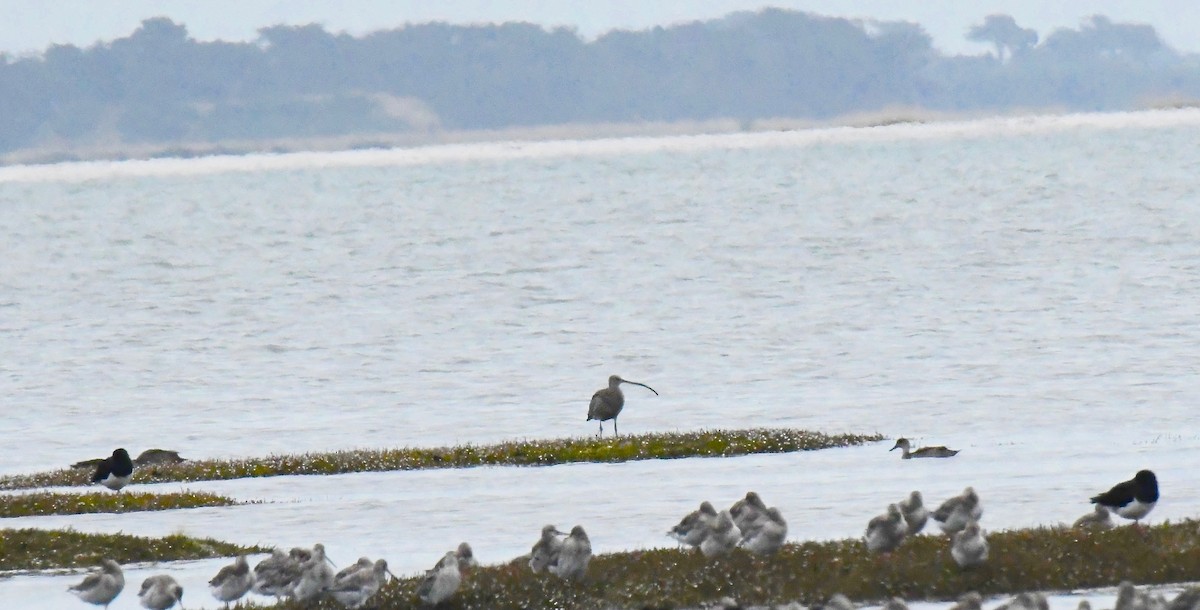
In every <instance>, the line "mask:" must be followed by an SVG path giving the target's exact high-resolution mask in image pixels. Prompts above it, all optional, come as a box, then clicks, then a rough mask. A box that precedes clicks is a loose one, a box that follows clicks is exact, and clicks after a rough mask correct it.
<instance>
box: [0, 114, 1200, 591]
mask: <svg viewBox="0 0 1200 610" xmlns="http://www.w3.org/2000/svg"><path fill="white" fill-rule="evenodd" d="M1198 136H1200V112H1196V111H1176V112H1152V113H1138V114H1123V115H1075V116H1067V117H1044V118H1031V119H1021V120H990V121H978V122H971V123H952V124H939V125H908V126H893V127H887V128H875V129H858V130H851V129H834V130H821V131H812V132H794V133H770V134H742V135H732V136H704V137H679V138H647V139H621V140H604V141H593V142H558V143H542V144H495V145H473V146H449V147H437V148H430V149H419V150H412V151H363V152H356V153H338V154H305V155H281V156H262V157H248V158H215V159H199V160H188V161H152V162H129V163H95V164H66V165H59V166H50V167H38V168H19V167H15V168H0V205H2V206H3V209H4V210H5V214H3V215H0V237H2V238H3V239H4V243H5V244H7V256H6V257H5V260H4V262H2V263H0V389H3V390H4V395H5V396H6V397H7V400H8V406H7V408H6V417H5V418H4V419H3V420H2V421H0V438H2V439H4V440H5V442H6V443H7V444H8V445H9V446H10V447H12V446H15V447H19V450H18V451H16V452H12V453H10V454H9V456H8V459H6V460H5V462H4V463H3V464H0V472H3V473H12V472H29V471H35V470H46V469H50V468H55V467H59V466H62V465H65V464H68V463H70V462H73V461H76V460H78V459H83V458H87V457H93V456H101V455H106V454H107V453H109V452H110V451H111V449H112V448H113V447H115V446H125V447H128V448H129V449H130V450H131V451H134V452H136V451H140V450H142V449H145V448H149V447H165V448H170V449H177V450H179V451H180V452H181V453H183V454H184V455H185V456H188V457H197V458H200V457H203V458H210V457H211V458H220V457H232V456H247V455H263V454H266V453H270V452H289V453H292V452H299V451H312V450H323V449H345V448H353V447H395V446H404V445H437V444H448V443H463V442H474V443H484V442H491V441H496V440H508V439H514V438H542V437H559V436H569V435H587V434H594V433H595V430H596V428H595V426H594V424H595V422H585V421H584V417H585V414H586V404H587V399H588V398H589V397H590V395H591V392H593V391H594V390H596V389H599V388H600V387H602V386H603V385H604V382H605V379H606V377H607V376H608V375H609V374H611V373H619V374H621V375H624V376H628V377H629V378H631V379H634V380H637V381H641V382H644V383H647V384H649V385H651V386H653V387H654V388H655V389H656V390H658V391H659V392H660V393H661V396H657V397H656V396H654V395H653V394H650V393H649V392H648V391H645V390H642V389H641V388H637V387H629V388H628V389H627V392H626V395H627V407H626V411H625V412H624V413H623V414H622V416H621V420H620V421H621V430H622V431H623V432H625V433H634V432H644V431H650V430H675V429H697V428H712V427H755V426H794V427H803V428H813V429H819V430H825V431H857V432H874V431H878V432H881V433H883V434H885V435H888V436H891V437H895V436H901V435H905V436H909V437H910V438H914V439H915V440H916V442H917V444H924V443H933V444H943V443H944V444H948V445H950V446H952V447H956V448H960V449H962V450H963V452H962V453H961V454H960V455H959V456H958V457H956V458H954V459H952V460H945V461H942V460H938V461H933V462H926V461H910V462H901V461H900V460H899V459H898V456H897V455H896V454H895V453H891V454H889V453H888V452H887V451H886V449H887V448H888V447H890V446H891V445H890V443H881V444H875V445H870V446H867V447H862V448H852V449H841V450H830V451H824V452H816V453H811V454H800V455H789V456H755V457H747V458H737V459H728V460H676V461H670V462H646V463H636V464H619V465H571V466H560V467H554V468H546V469H515V468H480V469H471V470H461V471H440V472H412V473H383V474H363V475H346V476H340V477H284V478H278V479H262V480H254V481H233V482H221V483H205V484H198V485H193V486H190V487H192V488H199V489H208V490H213V491H220V492H223V493H230V494H233V495H235V496H236V497H239V498H244V499H259V500H269V501H270V503H268V504H264V505H257V506H252V507H241V508H235V509H199V510H193V511H174V512H168V513H156V514H138V515H120V516H115V515H89V516H75V517H53V518H36V519H20V520H9V521H8V522H6V523H5V525H6V526H25V525H39V526H53V527H59V526H67V525H69V526H72V527H76V528H77V529H81V530H85V531H93V530H95V531H113V530H117V529H119V530H122V531H126V532H130V533H145V534H155V535H159V534H166V533H171V532H174V531H186V532H188V533H191V534H198V535H208V536H214V537H217V538H221V539H227V540H231V541H235V542H247V543H250V542H253V543H263V544H281V545H285V546H290V545H293V544H312V543H313V542H317V541H323V542H325V543H326V545H327V546H328V547H329V549H330V555H331V556H332V557H333V558H334V559H335V560H336V561H338V562H339V563H349V562H351V561H353V560H354V559H355V558H356V557H358V556H359V555H363V554H367V555H372V556H375V555H382V556H385V557H387V558H388V560H389V563H390V564H392V565H393V566H394V569H396V570H397V572H399V573H403V572H408V573H411V572H416V571H418V570H421V569H424V568H426V567H429V566H431V565H432V564H433V563H434V562H435V561H436V560H437V558H438V557H439V556H440V555H441V554H442V553H443V552H444V551H445V550H448V549H449V548H452V547H453V545H455V544H457V543H458V542H459V541H460V540H470V541H471V542H472V544H473V546H475V548H476V552H477V554H478V555H479V556H480V557H481V559H483V560H484V561H503V560H505V559H508V558H511V557H513V556H515V555H518V554H520V553H521V552H524V551H525V550H527V549H528V546H529V545H531V544H532V543H533V541H534V539H536V536H537V532H538V530H539V529H540V527H541V525H542V524H543V523H547V522H553V523H557V524H559V525H560V526H569V525H572V524H574V523H581V524H583V525H584V526H585V527H587V528H588V531H589V533H590V534H591V537H592V539H593V544H594V545H595V547H596V548H597V550H598V551H611V550H618V549H624V548H632V547H646V546H661V545H665V544H667V543H668V542H669V540H668V539H667V538H666V537H665V536H664V535H663V533H664V532H665V531H666V529H668V528H669V527H670V526H671V525H673V524H674V522H675V521H676V520H678V518H679V517H680V516H682V515H683V514H684V513H686V512H688V511H690V510H692V509H693V508H694V507H695V505H696V504H698V503H699V501H700V500H703V499H710V500H712V501H714V503H716V504H719V505H722V504H724V505H727V504H728V503H732V502H733V500H735V499H736V498H737V497H739V496H740V495H742V494H744V493H745V491H746V489H750V488H754V489H758V490H759V491H760V492H761V493H762V494H763V495H764V497H765V498H766V499H767V501H768V502H769V503H772V504H776V505H778V506H780V508H781V510H782V511H783V514H784V516H785V517H787V518H788V521H789V537H790V538H792V539H806V538H825V537H840V536H855V535H859V534H861V531H862V528H863V527H865V524H866V521H867V520H868V519H870V517H871V516H873V515H875V514H877V513H879V512H881V511H882V510H883V508H884V507H885V506H886V504H887V503H888V502H891V501H895V500H898V499H899V498H900V497H902V496H903V494H905V493H907V491H908V490H910V489H914V488H915V489H922V490H923V491H924V492H925V495H926V498H927V500H928V501H929V502H930V503H933V502H936V501H940V499H942V498H943V497H945V496H948V495H951V494H954V493H957V492H958V491H960V490H961V489H962V487H964V486H965V485H974V486H975V487H976V488H977V489H979V490H980V493H981V495H982V496H983V501H984V504H985V517H984V521H985V523H984V525H985V527H986V528H990V529H1003V528H1008V527H1017V526H1024V525H1036V524H1046V523H1059V522H1069V521H1072V520H1073V519H1074V518H1075V517H1077V516H1079V515H1080V514H1083V513H1084V512H1086V511H1087V510H1088V504H1087V500H1086V499H1087V497H1088V496H1090V495H1092V494H1094V493H1096V492H1098V491H1102V490H1103V489H1107V487H1108V486H1110V485H1112V484H1113V483H1116V482H1118V481H1120V480H1124V479H1126V478H1128V477H1130V476H1132V474H1133V472H1134V471H1136V470H1137V469H1139V468H1143V467H1149V468H1153V469H1154V470H1156V471H1157V472H1158V473H1159V477H1160V480H1161V481H1162V485H1163V501H1162V502H1161V503H1160V505H1159V507H1158V508H1156V509H1155V512H1154V513H1153V514H1152V515H1151V517H1150V519H1149V521H1151V522H1155V521H1158V520H1161V519H1166V518H1179V517H1184V516H1195V512H1194V510H1193V508H1192V507H1194V506H1196V505H1197V502H1198V501H1200V484H1198V483H1197V482H1196V477H1194V475H1193V474H1192V473H1191V468H1190V465H1191V464H1193V463H1195V461H1196V459H1197V458H1198V457H1200V451H1198V450H1200V429H1198V428H1197V426H1196V415H1195V411H1194V409H1193V398H1194V396H1196V395H1197V393H1198V390H1200V380H1198V379H1200V378H1198V376H1197V375H1196V371H1197V360H1196V357H1195V354H1194V352H1195V349H1194V346H1195V345H1196V344H1197V339H1200V323H1198V320H1200V318H1198V316H1197V308H1198V307H1197V303H1198V302H1200V301H1198V297H1200V240H1198V239H1197V237H1200V216H1197V215H1196V214H1195V210H1196V209H1197V205H1196V204H1197V203H1198V202H1200V201H1198V200H1200V190H1198V188H1197V181H1196V180H1195V176H1196V175H1198V171H1197V170H1200V150H1197V148H1196V147H1195V144H1194V143H1195V142H1196V141H1197V139H1198ZM174 488H178V485H176V486H175V487H174ZM230 515H235V516H237V517H238V518H230ZM243 517H244V518H243ZM218 564H219V562H217V564H213V565H218ZM213 565H208V564H203V563H201V564H200V565H199V566H198V567H172V568H170V569H172V570H181V571H182V573H184V574H185V575H186V576H187V577H188V578H192V579H193V580H195V582H203V580H205V579H203V578H198V577H197V576H196V574H198V573H199V572H201V571H206V570H207V571H212V572H214V573H215V568H214V567H213ZM71 578H72V579H74V578H78V577H77V576H72V577H71ZM51 580H53V579H51ZM31 582H32V583H40V582H43V579H39V578H31V577H20V578H14V579H10V580H6V581H3V582H0V597H7V594H6V593H5V590H9V591H13V590H14V589H12V588H13V587H24V588H25V589H28V588H30V587H33V588H35V589H36V588H37V587H36V586H35V584H29V583H31ZM57 586H58V583H57V581H55V587H57ZM197 587H198V585H197ZM196 593H198V594H196ZM14 595H15V594H14ZM30 595H33V594H30ZM62 598H65V599H62ZM188 598H190V599H188ZM15 599H31V598H28V597H21V596H19V595H18V596H17V597H16V598H15ZM185 599H188V601H189V602H192V603H200V602H201V600H204V601H209V602H211V600H210V599H209V598H207V592H206V591H203V589H201V590H199V591H195V590H193V591H192V592H189V595H188V596H186V597H185ZM131 600H132V601H133V602H136V600H135V598H134V597H133V596H123V597H122V598H120V599H119V600H118V601H119V602H121V603H129V602H130V601H131ZM39 603H40V604H48V605H38V606H36V607H58V606H55V605H54V604H59V603H61V604H63V606H62V607H76V606H78V605H79V602H77V601H76V600H74V598H72V597H70V596H67V595H65V594H64V595H62V596H60V595H58V593H57V592H55V593H54V594H53V595H52V596H51V597H49V598H46V600H44V601H40V602H39ZM192 603H189V604H188V607H193V605H192ZM31 607H33V606H31ZM124 607H129V608H132V607H135V606H134V605H128V606H123V605H119V604H114V605H113V608H114V610H117V609H119V608H124ZM209 607H212V606H211V605H210V606H209ZM1072 607H1073V604H1072Z"/></svg>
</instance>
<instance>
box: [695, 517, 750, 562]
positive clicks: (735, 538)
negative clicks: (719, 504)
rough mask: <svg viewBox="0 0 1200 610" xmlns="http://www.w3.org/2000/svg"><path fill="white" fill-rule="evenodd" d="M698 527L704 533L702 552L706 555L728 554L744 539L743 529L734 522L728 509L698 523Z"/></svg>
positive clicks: (701, 544)
mask: <svg viewBox="0 0 1200 610" xmlns="http://www.w3.org/2000/svg"><path fill="white" fill-rule="evenodd" d="M697 527H699V528H700V529H701V530H702V531H703V533H704V539H703V540H701V541H700V552H701V553H703V554H704V556H705V557H719V556H721V555H728V554H729V552H730V551H732V550H733V549H734V548H735V547H737V545H738V543H739V542H741V541H742V530H740V529H738V526H736V525H734V524H733V517H732V516H730V515H729V511H727V510H723V511H721V512H720V513H719V514H717V516H716V517H715V518H713V519H711V520H706V521H705V522H703V523H700V524H698V525H697Z"/></svg>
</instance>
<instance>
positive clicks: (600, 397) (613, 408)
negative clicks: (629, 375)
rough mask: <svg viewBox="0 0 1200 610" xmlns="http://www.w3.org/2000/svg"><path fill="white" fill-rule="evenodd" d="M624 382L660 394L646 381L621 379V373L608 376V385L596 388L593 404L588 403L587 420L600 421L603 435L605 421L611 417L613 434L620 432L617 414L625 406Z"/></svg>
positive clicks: (656, 394)
mask: <svg viewBox="0 0 1200 610" xmlns="http://www.w3.org/2000/svg"><path fill="white" fill-rule="evenodd" d="M622 383H631V384H633V385H640V386H642V387H643V388H646V389H647V390H650V391H651V392H654V395H655V396H658V392H657V391H656V390H655V389H654V388H652V387H650V386H648V385H646V384H644V383H638V382H636V381H629V380H628V379H621V376H620V375H610V376H609V378H608V387H607V388H604V389H603V390H596V393H595V394H592V402H591V404H589V405H588V416H587V420H586V421H592V420H593V419H595V420H598V421H599V422H600V435H601V436H603V435H604V422H606V421H608V420H610V419H611V420H612V423H613V435H614V436H616V435H617V434H618V433H617V416H618V415H620V414H621V409H624V408H625V395H624V394H622V393H621V384H622Z"/></svg>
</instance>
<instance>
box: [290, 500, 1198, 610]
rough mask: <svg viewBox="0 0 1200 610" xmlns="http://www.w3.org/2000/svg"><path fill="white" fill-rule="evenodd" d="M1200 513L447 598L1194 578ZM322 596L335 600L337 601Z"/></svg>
mask: <svg viewBox="0 0 1200 610" xmlns="http://www.w3.org/2000/svg"><path fill="white" fill-rule="evenodd" d="M1198 525H1200V522H1197V521H1192V520H1188V521H1183V522H1181V523H1176V524H1169V523H1168V524H1164V525H1158V526H1154V527H1151V528H1149V529H1148V531H1146V532H1142V531H1139V530H1137V529H1135V528H1133V527H1121V528H1117V529H1114V530H1110V531H1107V532H1083V531H1079V530H1068V529H1061V528H1058V529H1045V528H1043V529H1031V530H1016V531H1004V532H997V533H995V534H992V535H990V536H989V537H988V541H989V543H990V545H991V553H990V557H991V558H990V560H989V561H988V562H987V563H986V564H984V565H983V566H980V567H978V568H975V569H970V570H963V569H960V568H959V567H958V566H957V565H956V564H955V563H954V561H953V560H952V559H951V558H950V541H949V538H948V537H946V536H942V535H926V536H918V537H916V538H914V539H912V540H910V541H908V542H907V543H905V544H904V545H903V546H902V547H900V549H898V550H897V551H896V552H894V553H892V555H891V556H890V557H882V556H879V555H874V554H871V553H868V552H867V551H866V549H865V547H864V546H863V543H862V542H861V541H860V540H843V541H836V542H805V543H801V544H789V545H786V546H785V547H784V548H783V549H782V550H781V551H780V552H779V553H778V554H776V555H773V556H770V557H756V556H752V555H749V554H747V553H746V552H744V551H741V550H737V551H735V552H734V553H733V554H732V555H729V556H727V557H724V558H719V559H706V558H704V557H703V556H702V555H700V553H699V552H696V551H693V552H687V551H682V550H677V549H655V550H649V551H637V552H628V553H614V554H608V555H599V556H597V557H595V558H594V559H593V560H592V564H591V566H590V568H589V569H588V579H587V580H586V581H585V582H582V583H571V582H566V581H563V580H560V579H559V578H557V577H555V576H551V575H548V574H533V573H532V572H530V570H529V568H528V566H527V565H525V564H524V563H520V562H513V563H512V564H508V565H501V566H489V567H484V568H480V569H477V570H475V571H474V572H472V573H471V574H469V575H468V576H467V577H466V578H465V579H464V581H463V585H462V588H461V589H460V590H459V592H458V593H457V594H456V595H455V597H454V598H452V599H451V600H450V601H449V602H448V603H447V607H448V608H454V609H460V610H473V609H480V610H483V609H487V610H501V609H508V608H512V609H517V608H527V609H530V610H533V609H542V608H545V609H550V608H573V609H580V610H591V609H595V610H599V609H608V608H664V609H665V608H685V607H692V608H695V607H698V606H700V605H701V604H703V603H705V602H712V601H715V600H718V599H720V598H722V597H726V596H728V597H732V598H734V599H736V600H737V601H738V602H739V603H740V604H742V605H743V606H747V605H760V604H781V603H788V602H792V601H799V602H801V603H803V604H805V605H813V604H818V603H823V602H825V601H826V600H827V599H828V598H829V596H831V595H832V594H834V593H837V592H841V593H843V594H845V595H847V596H849V597H850V598H851V599H853V600H855V601H858V602H881V601H883V600H885V599H888V598H891V597H893V596H895V597H900V598H903V599H905V600H908V601H914V600H925V601H939V600H952V599H955V598H957V597H958V596H959V595H961V594H963V593H966V592H968V591H978V592H979V593H981V594H983V595H1000V594H1015V593H1019V592H1023V591H1047V590H1072V589H1079V588H1093V587H1102V586H1115V585H1117V584H1119V583H1120V581H1122V580H1131V581H1133V582H1136V583H1141V584H1164V583H1182V582H1193V581H1195V579H1196V574H1200V539H1198V538H1197V536H1196V531H1197V526H1198ZM431 557H433V555H431ZM419 582H420V578H419V577H418V578H406V579H402V580H399V581H395V582H393V583H391V584H389V585H388V586H387V587H386V588H385V589H384V590H383V591H382V592H381V593H380V597H378V598H376V599H375V600H373V601H372V606H371V607H373V608H378V609H379V610H391V609H399V608H415V607H418V604H417V601H416V587H417V585H418V584H419ZM301 607H304V606H301V605H299V604H294V603H284V604H281V605H279V606H278V608H284V609H292V608H301ZM320 607H321V608H326V607H329V608H332V607H335V606H334V605H333V604H332V602H328V603H327V605H322V606H320Z"/></svg>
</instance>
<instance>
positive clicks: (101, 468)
mask: <svg viewBox="0 0 1200 610" xmlns="http://www.w3.org/2000/svg"><path fill="white" fill-rule="evenodd" d="M131 478H133V460H131V459H129V452H128V451H125V449H115V450H113V452H112V455H111V456H109V457H106V458H104V460H102V461H101V462H100V463H99V464H97V465H96V473H95V474H93V475H92V482H93V483H99V484H101V485H103V486H105V487H107V488H109V489H111V490H113V491H119V490H120V489H121V488H122V487H125V486H126V485H128V484H129V479H131Z"/></svg>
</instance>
